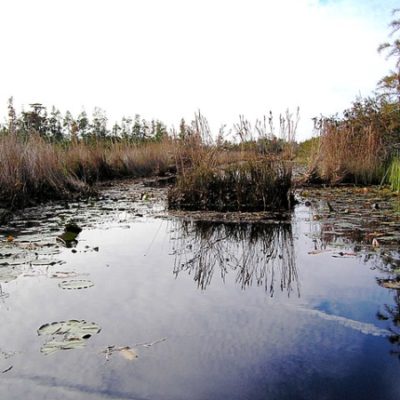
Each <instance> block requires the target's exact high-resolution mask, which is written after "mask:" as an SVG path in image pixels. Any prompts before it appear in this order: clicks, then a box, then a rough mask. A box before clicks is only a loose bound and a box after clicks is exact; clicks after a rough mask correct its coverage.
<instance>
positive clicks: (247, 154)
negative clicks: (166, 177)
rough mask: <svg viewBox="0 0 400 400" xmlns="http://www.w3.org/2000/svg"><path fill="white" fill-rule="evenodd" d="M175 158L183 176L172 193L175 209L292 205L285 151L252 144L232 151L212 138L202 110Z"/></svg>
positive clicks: (256, 208) (170, 198)
mask: <svg viewBox="0 0 400 400" xmlns="http://www.w3.org/2000/svg"><path fill="white" fill-rule="evenodd" d="M242 125H243V124H242ZM242 136H243V135H242ZM245 144H246V146H245ZM285 154H292V153H291V152H285ZM174 158H175V163H176V169H177V175H178V176H177V182H176V186H175V187H173V188H171V189H170V190H169V193H168V206H169V208H170V209H181V210H191V211H198V210H202V211H206V210H210V211H222V212H226V211H266V210H276V209H286V210H287V209H289V208H290V207H291V205H292V201H291V176H292V170H291V164H290V163H288V162H286V161H285V158H284V157H283V156H282V155H271V154H265V152H262V151H260V150H259V148H258V147H257V146H256V145H252V146H248V143H241V145H240V146H239V150H235V151H229V150H226V149H225V148H224V145H223V144H221V143H219V142H218V141H214V140H213V139H212V136H211V134H210V131H209V128H208V124H207V121H206V120H205V119H204V117H202V116H201V115H200V114H199V115H197V116H196V120H195V121H194V123H193V124H192V129H191V131H190V134H189V135H188V136H187V137H185V138H184V139H182V140H180V141H178V142H177V146H176V147H175V153H174Z"/></svg>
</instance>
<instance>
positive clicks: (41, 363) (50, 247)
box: [0, 196, 400, 400]
mask: <svg viewBox="0 0 400 400" xmlns="http://www.w3.org/2000/svg"><path fill="white" fill-rule="evenodd" d="M123 200H124V199H123ZM125 200H126V201H125V202H124V201H121V200H119V201H114V199H113V198H112V196H111V198H110V197H107V196H106V197H105V198H104V199H103V201H100V202H98V203H96V204H92V205H91V204H85V205H83V204H73V205H69V207H68V208H67V209H66V208H65V207H64V206H63V205H57V206H56V205H53V206H48V207H47V209H45V210H44V209H43V208H42V209H37V210H35V209H33V210H31V212H30V214H29V213H28V215H30V217H29V219H28V220H27V219H26V217H24V218H22V217H21V218H20V219H19V220H18V219H17V221H14V225H12V226H11V227H8V228H7V229H4V230H3V242H2V248H1V251H0V253H1V254H2V258H1V261H3V262H4V264H7V265H2V266H0V280H1V282H2V283H1V289H2V291H1V293H0V301H1V302H0V317H1V321H2V323H1V326H0V350H1V352H2V353H0V369H1V370H2V371H4V373H1V374H0V378H1V383H0V397H1V398H2V399H15V400H18V399H26V398H29V399H52V400H58V399H166V400H167V399H224V398H226V399H252V400H255V399H345V398H346V399H398V398H399V396H400V388H399V385H398V376H399V373H400V364H399V359H398V356H397V354H396V351H397V350H398V338H399V336H398V335H397V333H396V329H397V327H396V323H397V321H398V320H399V313H398V304H399V296H398V291H397V290H391V289H387V288H385V287H382V286H381V285H379V284H378V283H379V282H378V281H377V278H383V279H388V277H389V278H390V277H391V278H393V277H394V276H395V275H394V272H393V270H394V268H395V265H396V262H398V254H397V253H396V252H394V251H393V248H389V249H388V250H385V249H384V248H380V249H378V250H377V249H373V248H371V246H369V247H367V246H364V245H363V243H358V242H354V240H353V239H348V238H346V237H345V236H343V235H339V234H338V235H337V236H335V235H328V236H329V240H328V239H327V238H326V235H325V234H324V232H325V231H326V227H325V226H324V224H323V222H321V220H316V219H314V218H313V215H315V213H316V212H317V211H316V210H315V208H312V207H306V206H304V204H300V205H299V206H298V207H297V208H296V210H295V212H294V215H293V217H292V219H291V220H289V221H281V222H275V223H271V222H264V223H259V224H246V223H240V224H235V223H229V224H221V223H210V222H194V221H187V220H186V221H184V220H181V219H178V218H164V217H163V218H159V216H158V212H159V211H160V210H161V209H162V204H161V203H157V202H156V203H155V205H154V202H150V203H147V202H146V201H144V200H143V201H142V200H140V197H139V198H136V199H134V200H135V201H134V202H131V200H132V199H130V198H129V196H128V197H126V198H125ZM128 200H129V201H128ZM99 210H102V211H101V215H100V214H99ZM70 219H74V220H78V222H79V223H80V225H81V226H82V227H83V231H82V232H81V233H80V235H79V237H78V239H79V240H78V243H77V245H76V247H74V248H72V249H71V248H64V247H57V246H56V240H55V237H56V236H57V235H58V234H60V233H61V232H62V227H63V225H64V223H65V221H67V220H70ZM10 234H12V238H13V240H11V238H10V237H9V236H10ZM7 237H8V238H9V241H7ZM35 243H36V244H35ZM22 252H23V253H22ZM14 253H15V254H14ZM10 254H11V255H10ZM23 258H24V259H23ZM18 260H20V261H21V260H22V261H24V262H22V261H21V263H18ZM40 261H42V262H40ZM15 263H16V264H15ZM54 263H55V264H54ZM51 264H53V265H51ZM1 271H3V273H2V275H1ZM67 273H70V275H68V274H67ZM71 280H84V281H90V282H92V283H93V284H94V285H93V286H92V287H87V288H83V289H71V290H65V289H62V288H61V287H60V283H61V282H63V281H71ZM68 320H78V321H85V322H87V323H92V322H93V323H95V324H96V325H98V326H99V327H101V331H100V332H99V333H95V334H93V335H91V337H90V338H87V339H85V342H84V347H83V348H76V349H69V350H58V351H54V352H52V353H51V354H45V353H44V352H43V348H45V346H46V343H48V342H51V341H52V340H56V341H57V340H58V341H63V340H64V342H63V343H65V340H67V341H68V338H65V336H63V335H60V334H59V333H55V334H53V335H42V334H40V335H39V333H40V332H39V333H38V329H39V328H40V327H41V326H42V325H43V324H46V323H52V322H59V321H68ZM397 332H398V331H397ZM67 336H68V335H67ZM108 346H116V347H118V346H120V347H124V346H129V347H131V348H133V349H134V350H135V353H137V358H134V359H130V358H131V357H130V356H129V354H128V357H126V356H125V357H124V355H123V354H120V352H118V351H115V352H112V353H110V354H107V352H106V349H107V347H108ZM41 349H42V351H41ZM125 355H126V354H125ZM10 367H12V368H11V369H10Z"/></svg>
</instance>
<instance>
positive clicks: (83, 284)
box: [58, 279, 94, 290]
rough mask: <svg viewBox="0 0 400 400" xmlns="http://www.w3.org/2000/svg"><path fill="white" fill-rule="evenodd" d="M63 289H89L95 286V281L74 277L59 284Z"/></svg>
mask: <svg viewBox="0 0 400 400" xmlns="http://www.w3.org/2000/svg"><path fill="white" fill-rule="evenodd" d="M58 286H60V288H61V289H68V290H79V289H87V288H90V287H92V286H94V283H93V282H92V281H89V280H83V279H80V280H78V279H73V280H70V281H62V282H61V283H59V284H58Z"/></svg>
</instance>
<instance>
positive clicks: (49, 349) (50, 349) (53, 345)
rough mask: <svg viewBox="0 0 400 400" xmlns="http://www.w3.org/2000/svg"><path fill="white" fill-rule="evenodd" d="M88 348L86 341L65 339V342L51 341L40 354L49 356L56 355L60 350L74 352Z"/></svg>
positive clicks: (42, 348) (41, 349)
mask: <svg viewBox="0 0 400 400" xmlns="http://www.w3.org/2000/svg"><path fill="white" fill-rule="evenodd" d="M85 346H86V340H85V339H75V338H71V339H65V340H61V341H60V340H50V341H49V342H47V343H45V344H44V345H43V346H42V347H41V348H40V352H41V353H43V354H45V355H48V354H52V353H55V352H56V351H59V350H74V349H82V348H84V347H85Z"/></svg>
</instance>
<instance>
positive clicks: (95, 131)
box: [0, 98, 167, 142]
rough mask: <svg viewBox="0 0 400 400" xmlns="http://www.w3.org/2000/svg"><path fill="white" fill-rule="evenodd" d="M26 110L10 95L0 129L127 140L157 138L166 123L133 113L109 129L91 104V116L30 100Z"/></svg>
mask: <svg viewBox="0 0 400 400" xmlns="http://www.w3.org/2000/svg"><path fill="white" fill-rule="evenodd" d="M29 107H30V108H29V110H28V111H22V112H21V113H19V114H18V113H17V112H16V110H15V107H14V104H13V99H12V98H10V99H9V101H8V118H7V121H6V123H3V124H1V125H0V132H1V133H3V134H4V133H11V134H17V135H19V136H28V135H30V134H33V133H36V134H38V135H40V136H41V137H43V138H45V139H46V140H49V141H52V142H65V141H74V140H84V141H87V142H90V141H93V140H99V139H113V140H124V141H129V142H143V141H160V140H161V139H162V138H163V137H164V136H165V135H167V127H166V125H165V124H164V123H162V122H161V121H159V120H151V121H147V120H145V119H143V118H141V117H140V115H139V114H136V115H135V117H134V118H131V117H123V118H122V119H121V121H120V122H115V123H114V124H113V125H112V127H111V129H110V128H109V127H108V118H107V115H106V113H105V111H103V110H102V109H100V108H97V107H96V108H95V109H94V111H93V113H92V115H91V117H89V115H88V114H87V113H86V111H82V112H81V113H79V114H78V115H77V116H76V117H74V116H73V115H72V114H71V112H69V111H66V112H65V114H62V113H61V112H60V111H59V110H58V109H57V108H56V107H54V106H53V107H51V109H50V110H48V109H47V108H46V107H45V106H44V105H42V104H40V103H33V104H30V106H29Z"/></svg>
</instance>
